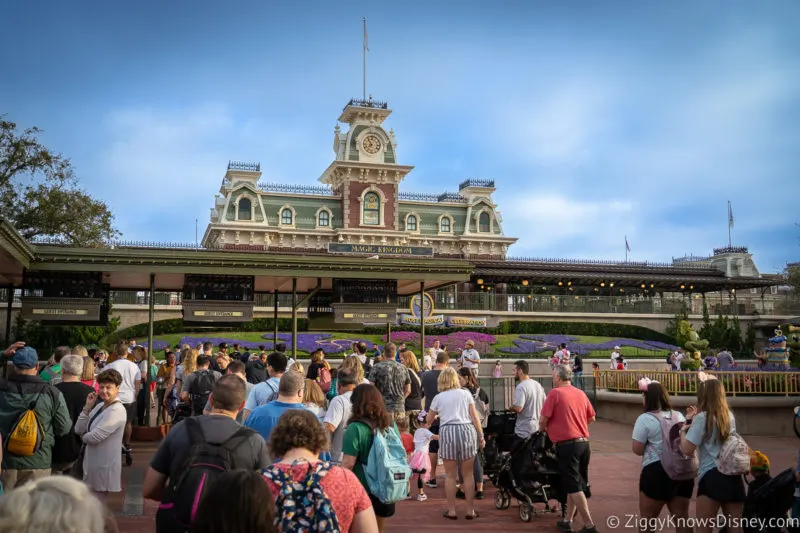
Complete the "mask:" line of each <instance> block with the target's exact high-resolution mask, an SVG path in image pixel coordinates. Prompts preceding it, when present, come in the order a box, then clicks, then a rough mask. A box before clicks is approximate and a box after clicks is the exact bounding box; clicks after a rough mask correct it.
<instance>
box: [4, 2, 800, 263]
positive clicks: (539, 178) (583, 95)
mask: <svg viewBox="0 0 800 533" xmlns="http://www.w3.org/2000/svg"><path fill="white" fill-rule="evenodd" d="M123 4H124V5H123ZM291 4H293V3H291V2H283V3H277V2H272V1H268V2H267V1H259V2H255V1H254V2H236V1H232V2H228V3H221V2H208V1H204V0H200V1H195V2H188V1H171V2H155V1H137V2H100V1H96V2H77V3H76V2H36V1H32V2H14V3H8V5H6V6H4V8H3V14H2V16H1V17H0V62H2V69H3V73H4V74H3V75H2V77H0V113H7V114H8V118H9V119H10V120H13V121H15V122H17V123H18V124H19V125H20V126H31V125H36V126H39V127H40V128H42V129H43V130H44V135H43V138H44V141H45V142H46V143H47V144H48V145H49V146H50V147H51V148H53V149H55V150H57V151H60V152H62V153H64V154H65V155H67V156H69V157H71V158H72V160H73V163H74V166H75V168H76V171H77V174H78V176H79V178H80V180H81V184H82V186H83V187H84V188H86V189H88V190H90V191H91V192H92V193H93V194H94V195H96V196H98V197H101V198H103V199H104V200H106V201H107V202H108V203H109V205H110V206H111V207H112V209H113V211H114V212H115V215H116V218H117V222H118V225H119V227H120V229H121V230H122V231H123V233H124V237H125V238H128V239H148V240H180V241H193V240H194V232H195V219H199V221H200V233H201V234H202V232H203V230H204V228H205V225H206V223H207V221H208V213H209V208H210V207H211V206H212V203H213V198H214V195H215V194H216V193H217V191H218V189H219V184H220V180H221V178H222V177H223V175H224V172H225V167H226V165H227V162H228V160H230V159H232V160H247V161H260V162H261V164H262V170H263V171H264V177H263V180H265V181H274V182H285V183H303V184H314V183H316V180H317V178H318V177H319V175H320V174H321V173H322V171H323V170H324V169H325V167H326V166H327V165H328V164H329V163H330V161H331V160H332V158H333V151H332V136H333V128H334V126H335V125H336V118H337V117H338V116H339V113H340V112H341V109H342V107H343V106H344V104H345V103H346V102H347V101H348V100H349V99H350V98H351V97H355V96H360V95H361V84H362V79H361V75H362V74H361V45H362V31H361V17H362V16H366V17H367V21H368V22H367V23H368V30H369V45H370V52H369V54H368V57H367V64H368V66H367V85H368V87H367V91H368V93H371V94H372V95H373V96H374V97H375V98H376V99H385V100H388V101H389V103H390V106H391V108H392V109H393V110H394V113H393V114H392V116H391V117H390V118H389V120H388V121H387V125H389V126H391V127H392V128H394V130H395V133H396V137H397V142H398V157H399V162H400V163H402V164H408V165H414V166H415V167H416V168H415V169H414V171H413V172H412V173H411V174H410V175H409V176H408V177H407V178H406V180H405V182H404V183H403V186H402V188H403V190H406V191H421V192H441V191H443V190H445V189H448V190H451V191H452V190H454V189H455V188H456V187H457V184H458V183H459V182H460V181H462V180H463V179H465V178H467V177H476V176H479V177H489V178H494V179H495V180H496V182H497V192H496V195H495V196H496V200H497V202H498V204H499V205H500V210H501V212H502V215H503V219H504V230H505V233H506V234H507V235H511V236H517V237H519V238H520V240H519V242H518V243H517V244H516V245H514V246H513V247H512V248H511V253H512V254H513V255H517V256H537V257H589V258H603V259H623V258H624V254H625V249H624V237H625V235H627V237H628V241H629V242H630V245H631V249H632V252H631V254H630V258H631V260H645V259H649V260H656V261H659V260H661V261H663V260H666V261H669V260H670V259H671V258H672V257H676V256H682V255H684V254H688V253H694V254H697V255H701V254H702V255H705V254H708V253H710V252H711V250H712V248H714V247H718V246H724V245H726V244H727V238H728V235H727V201H728V200H731V201H732V202H733V209H734V215H735V227H734V230H733V241H734V244H736V245H746V246H749V247H750V249H751V251H752V252H753V253H754V255H755V261H756V264H757V265H758V266H759V268H760V269H761V270H762V271H763V272H774V271H777V270H780V269H781V268H782V267H783V265H784V264H785V263H786V262H787V261H796V260H798V259H800V228H799V227H798V226H796V225H795V224H796V223H798V222H800V215H799V214H798V210H797V202H798V198H799V197H800V186H798V184H800V177H798V175H799V174H800V32H797V25H798V22H799V21H800V2H796V1H793V0H786V1H779V0H771V1H769V2H739V1H730V0H728V1H704V2H696V1H685V2H683V1H673V2H640V1H633V0H631V1H621V0H606V1H595V2H587V1H584V0H552V1H527V2H521V1H520V2H513V1H507V2H502V1H500V2H495V3H491V6H490V3H489V2H485V1H483V2H468V1H462V2H458V3H455V2H453V3H450V2H447V3H446V2H397V3H385V2H371V3H368V2H359V3H356V2H343V1H340V2H304V3H302V4H303V5H304V6H306V7H303V8H292V7H289V5H291ZM298 4H299V3H298ZM451 6H452V7H451Z"/></svg>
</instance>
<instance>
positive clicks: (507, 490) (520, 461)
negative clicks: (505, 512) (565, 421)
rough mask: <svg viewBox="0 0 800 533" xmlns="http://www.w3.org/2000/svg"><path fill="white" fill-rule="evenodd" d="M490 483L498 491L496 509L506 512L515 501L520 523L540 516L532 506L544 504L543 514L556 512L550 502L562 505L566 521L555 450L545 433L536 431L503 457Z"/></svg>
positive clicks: (491, 476) (491, 475)
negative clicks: (554, 501)
mask: <svg viewBox="0 0 800 533" xmlns="http://www.w3.org/2000/svg"><path fill="white" fill-rule="evenodd" d="M489 479H490V480H491V481H492V484H493V485H494V486H495V487H497V493H496V494H495V498H494V506H495V508H497V509H508V508H509V506H510V505H511V498H512V497H514V498H516V499H517V500H519V502H520V507H519V518H520V520H522V521H523V522H530V521H531V519H532V518H533V517H534V516H535V515H536V514H538V513H540V511H536V509H535V508H534V507H533V504H535V503H544V504H545V509H544V511H543V512H546V513H551V512H555V509H554V508H553V507H551V506H550V501H552V500H556V501H558V502H559V504H560V505H561V519H562V520H563V519H564V518H565V517H566V513H567V503H566V494H564V493H563V492H562V491H561V488H560V484H561V479H560V473H559V469H558V458H557V457H556V450H555V446H554V445H553V443H552V442H551V441H550V439H549V438H548V437H547V435H546V434H545V433H542V432H540V431H539V432H536V433H534V434H533V435H531V436H530V437H529V438H528V439H527V440H525V441H520V442H519V443H518V444H517V445H516V446H515V447H514V449H513V450H512V451H511V453H509V454H506V455H503V456H502V458H501V460H500V466H499V468H498V469H497V470H495V471H494V472H493V473H492V474H490V475H489Z"/></svg>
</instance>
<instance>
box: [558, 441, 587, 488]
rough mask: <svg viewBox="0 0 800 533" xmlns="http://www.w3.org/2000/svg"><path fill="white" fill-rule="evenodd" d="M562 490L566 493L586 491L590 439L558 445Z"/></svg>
mask: <svg viewBox="0 0 800 533" xmlns="http://www.w3.org/2000/svg"><path fill="white" fill-rule="evenodd" d="M556 453H557V455H558V470H559V471H560V472H561V490H563V491H564V494H575V493H578V492H585V491H586V489H587V488H588V487H589V458H590V457H591V450H590V448H589V441H588V440H585V441H571V442H566V443H564V444H558V445H557V446H556Z"/></svg>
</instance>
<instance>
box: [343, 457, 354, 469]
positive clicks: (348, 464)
mask: <svg viewBox="0 0 800 533" xmlns="http://www.w3.org/2000/svg"><path fill="white" fill-rule="evenodd" d="M342 467H343V468H346V469H348V470H352V469H353V468H355V467H356V458H355V456H353V455H348V454H346V453H345V454H343V455H342Z"/></svg>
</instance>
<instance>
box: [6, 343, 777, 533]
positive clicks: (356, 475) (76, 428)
mask: <svg viewBox="0 0 800 533" xmlns="http://www.w3.org/2000/svg"><path fill="white" fill-rule="evenodd" d="M178 348H179V349H178V353H176V352H172V351H168V353H167V355H166V357H165V361H164V363H163V364H162V365H160V366H158V367H156V368H148V367H147V360H148V357H147V352H146V350H145V349H144V348H142V347H140V346H136V345H135V343H129V342H128V343H120V344H119V345H117V347H116V348H115V350H114V351H113V353H112V354H110V355H106V354H104V353H102V354H100V353H98V352H95V353H92V354H90V353H89V352H88V351H87V350H86V349H84V348H83V347H81V346H76V347H74V348H71V349H70V348H67V347H59V348H57V349H56V350H55V351H54V353H53V356H52V358H51V359H50V361H48V363H47V364H45V365H40V363H39V356H38V354H37V352H36V350H35V349H34V348H32V347H30V346H26V345H25V344H24V343H16V344H14V345H12V346H11V347H9V348H8V349H7V350H6V352H5V353H4V357H5V358H6V359H8V360H9V361H10V363H11V367H12V372H11V373H10V375H9V376H8V378H7V379H3V380H2V381H0V435H2V438H3V441H4V442H3V443H2V450H3V457H2V471H0V480H2V485H3V487H4V490H5V491H6V492H7V493H8V494H7V495H6V496H5V497H3V498H2V499H0V533H6V532H9V533H10V532H12V531H19V532H23V533H26V532H33V531H37V533H46V532H48V531H54V530H53V529H52V528H50V529H47V528H45V527H44V526H43V523H42V519H41V517H40V516H39V515H37V513H36V509H39V508H42V506H45V505H47V506H50V511H49V512H48V516H52V515H53V513H56V516H58V520H63V521H68V522H69V524H70V525H69V527H70V528H72V529H71V530H74V531H87V532H90V533H94V532H98V533H99V532H100V531H106V532H110V531H115V525H114V519H113V516H111V515H110V514H109V512H108V509H107V506H104V505H103V502H104V501H105V499H106V497H107V495H108V494H109V493H114V492H119V491H121V490H122V487H121V478H122V466H123V458H125V457H126V455H129V454H130V452H131V448H130V437H131V424H132V423H133V422H136V421H138V420H139V415H140V412H139V410H140V408H141V406H142V404H143V403H144V404H145V405H146V402H153V405H155V406H157V409H156V411H157V414H156V417H157V419H158V420H159V422H169V421H171V422H172V426H171V429H170V431H169V432H168V433H167V434H166V436H165V438H164V439H163V441H162V442H161V443H160V445H159V447H158V450H157V452H156V454H155V455H154V456H153V458H152V460H151V462H150V464H149V466H148V467H147V471H146V473H145V478H144V483H143V494H144V496H145V498H148V499H151V500H155V501H157V502H159V506H158V511H157V513H156V519H155V523H156V528H155V529H156V531H157V533H173V532H174V533H190V532H192V533H223V532H224V533H238V532H242V533H244V532H249V531H264V532H267V533H271V532H292V531H318V532H323V531H342V532H344V531H348V532H355V533H365V532H367V533H377V532H381V533H382V532H384V531H386V528H387V523H388V521H389V520H390V519H391V518H392V516H393V515H394V514H395V510H396V504H397V503H398V502H400V501H402V500H409V499H415V500H417V501H419V502H423V501H425V500H427V497H428V495H427V494H426V489H428V490H430V489H437V488H439V481H438V479H439V478H440V477H444V495H445V499H446V509H444V510H443V512H442V515H443V518H444V519H445V520H459V519H460V518H462V517H463V518H464V519H466V520H469V521H474V520H477V519H479V518H480V514H479V512H478V511H477V509H476V506H475V501H476V500H480V499H482V498H483V488H484V487H483V483H484V473H483V453H482V450H483V448H484V447H485V445H486V436H485V435H484V429H485V428H486V425H487V419H488V415H489V403H490V401H489V398H488V396H487V395H486V392H485V391H483V390H482V389H481V387H480V386H479V385H478V380H477V378H478V373H479V372H478V366H479V365H478V363H479V361H480V355H479V354H478V353H477V351H475V349H474V344H472V343H470V342H468V343H466V344H465V346H464V347H463V350H462V352H461V356H460V357H459V358H458V359H457V360H456V361H451V359H450V355H449V354H448V352H447V351H445V350H441V349H439V346H434V350H431V351H427V352H425V353H424V354H423V357H422V364H421V365H420V361H419V360H418V359H417V357H416V355H415V354H414V353H413V352H411V351H410V350H407V349H405V346H403V345H401V346H399V347H398V346H396V345H395V344H393V343H387V344H386V345H385V346H384V347H383V350H382V352H381V353H380V354H378V355H376V356H374V357H370V356H369V354H368V348H367V345H366V344H365V343H363V342H360V343H355V344H354V345H353V347H352V353H350V354H348V355H347V356H346V357H345V358H344V360H343V361H342V362H341V364H340V365H339V366H338V368H332V367H331V365H330V363H329V362H328V361H326V360H325V356H324V353H322V352H321V351H319V352H314V353H313V354H311V362H310V364H309V365H308V368H307V369H305V368H303V365H302V364H301V363H299V362H297V361H293V360H291V358H289V357H287V355H286V353H285V352H284V351H283V350H285V346H282V345H280V344H279V345H277V346H276V351H274V352H272V353H269V354H266V353H264V352H263V351H258V352H256V353H253V354H250V353H247V352H245V353H241V352H240V351H239V349H238V346H236V345H234V347H233V349H232V350H230V351H229V350H228V347H227V346H220V347H219V349H218V351H216V352H215V351H214V346H212V345H210V344H205V345H202V346H198V347H194V348H192V347H190V346H181V347H178ZM142 362H144V365H142V364H141V363H142ZM453 363H455V365H454V364H453ZM498 366H500V365H496V370H497V367H498ZM551 367H552V384H553V386H552V389H551V390H550V391H549V392H548V393H545V390H544V388H543V387H542V385H541V384H540V383H539V381H537V380H536V379H533V378H531V376H530V369H529V365H528V362H526V361H524V360H520V361H516V362H515V363H514V367H513V376H514V378H515V382H516V384H515V390H514V394H513V399H512V402H511V405H510V406H509V409H508V410H509V411H510V412H513V413H515V415H516V416H515V423H514V424H515V425H514V437H515V439H516V442H517V443H519V442H522V441H527V440H528V439H530V438H531V437H532V436H533V435H535V434H537V433H538V432H544V433H546V434H547V436H548V438H549V440H550V441H551V442H552V443H553V444H554V446H555V453H556V455H557V458H558V465H559V472H560V490H562V491H563V492H564V493H565V494H566V499H565V500H566V504H567V509H566V513H565V519H564V520H561V521H558V523H557V524H556V525H557V526H558V528H559V529H560V530H562V531H565V532H572V531H580V532H581V533H593V532H595V531H596V527H595V525H594V522H593V519H592V516H591V513H590V510H589V505H588V498H589V497H590V496H591V490H590V484H589V479H588V471H589V462H590V458H591V447H590V444H589V436H590V434H589V425H590V424H591V423H592V422H593V421H594V419H595V411H594V409H593V407H592V405H591V403H590V402H589V399H588V397H587V395H586V394H585V393H584V392H583V390H581V389H580V388H578V387H575V386H573V383H574V381H575V378H576V374H578V373H580V372H582V362H581V361H580V358H579V357H575V356H573V355H571V354H570V353H569V350H568V349H567V347H566V345H562V346H560V347H559V348H558V350H557V351H556V353H555V354H554V356H553V359H552V361H551ZM146 372H151V378H152V381H153V384H154V387H153V388H152V390H150V391H147V390H143V389H144V388H146V387H143V383H144V382H145V381H146V379H145V378H146ZM143 374H144V377H143ZM578 375H579V374H578ZM492 376H493V377H501V376H498V375H497V372H495V373H493V374H492ZM640 387H641V389H642V393H643V402H644V414H642V415H641V416H640V417H639V418H638V419H637V421H636V424H635V426H634V429H633V452H634V453H635V454H637V455H639V456H642V458H643V459H642V471H641V476H640V482H639V490H640V502H639V507H640V509H639V512H640V515H641V516H642V517H643V518H648V517H657V516H658V515H659V513H660V512H661V510H662V508H663V507H664V506H667V507H668V508H669V511H670V513H672V514H673V515H675V516H678V517H687V516H688V513H689V500H690V499H691V497H692V494H693V491H694V485H695V480H697V486H698V489H697V495H698V497H697V506H696V514H697V516H698V517H714V516H716V513H717V512H718V511H720V510H721V511H722V512H724V513H726V514H728V515H731V516H737V515H738V516H741V514H742V509H743V503H744V501H745V498H746V494H745V487H744V484H743V483H742V480H741V476H740V475H739V472H738V471H737V470H736V469H737V468H739V469H741V462H742V459H741V454H742V451H741V447H739V448H736V449H733V451H731V449H732V445H731V443H732V442H738V441H737V439H741V438H740V437H738V435H737V434H736V421H735V418H734V416H733V414H732V413H731V412H730V410H729V409H728V407H727V403H726V400H725V391H724V389H723V387H722V384H721V382H719V381H717V380H715V379H713V377H712V376H708V375H706V374H703V380H702V381H701V383H700V387H699V388H698V402H697V407H694V406H692V407H690V408H689V409H687V411H686V413H685V415H684V414H681V413H679V412H678V411H675V410H673V409H672V407H671V404H670V399H669V395H668V393H667V391H666V389H665V388H664V387H663V386H661V385H660V384H659V383H657V382H650V381H646V382H642V383H640ZM673 425H676V426H677V427H678V429H679V433H678V435H679V436H678V437H676V438H677V440H674V441H673V440H670V439H669V437H666V436H667V435H669V434H670V431H669V430H670V429H671V428H672V426H673ZM742 442H743V441H742ZM745 449H746V446H745ZM737 454H738V455H737ZM693 458H694V459H693ZM721 458H722V459H721ZM721 461H722V462H721ZM726 461H727V462H726ZM747 461H748V470H750V456H749V455H748V457H747ZM758 461H760V462H757V463H753V464H754V465H755V466H754V467H753V468H754V469H755V470H754V472H755V471H757V470H758V471H762V473H763V469H764V468H763V467H764V464H765V462H766V464H767V465H768V460H767V459H766V457H763V454H761V457H760V458H758ZM439 467H442V468H443V469H444V472H445V473H444V476H437V470H438V468H439ZM759 469H760V470H759ZM767 470H768V467H767ZM676 472H677V474H676ZM79 480H80V481H79ZM460 500H463V502H464V506H463V508H462V509H461V511H460V512H459V503H458V502H459V501H460ZM220 502H225V504H224V505H220ZM576 522H577V523H579V525H580V528H578V527H577V525H576ZM63 530H68V529H66V528H64V529H63Z"/></svg>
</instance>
